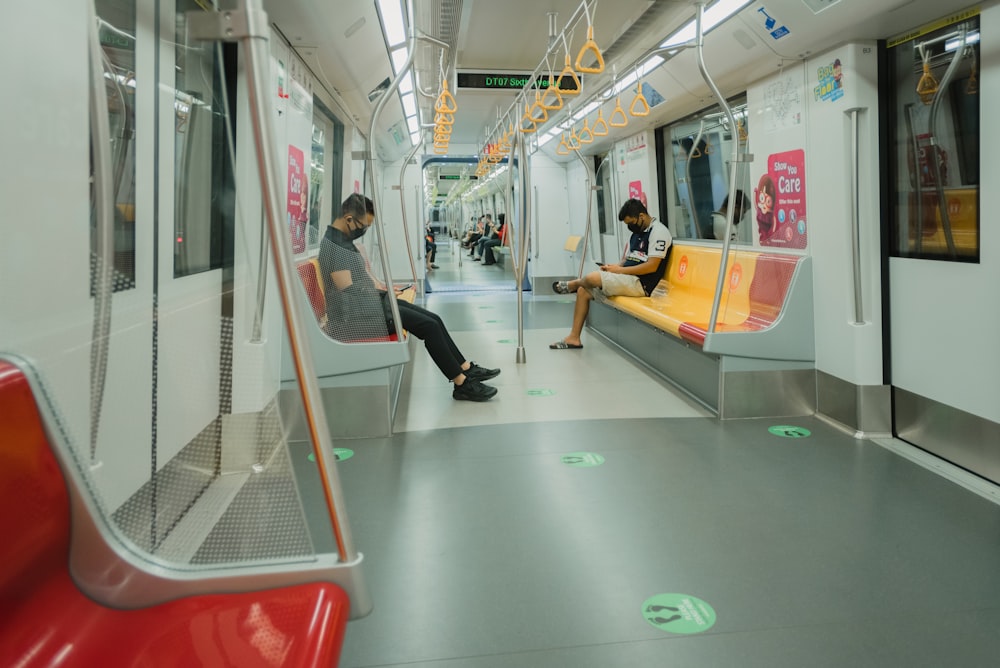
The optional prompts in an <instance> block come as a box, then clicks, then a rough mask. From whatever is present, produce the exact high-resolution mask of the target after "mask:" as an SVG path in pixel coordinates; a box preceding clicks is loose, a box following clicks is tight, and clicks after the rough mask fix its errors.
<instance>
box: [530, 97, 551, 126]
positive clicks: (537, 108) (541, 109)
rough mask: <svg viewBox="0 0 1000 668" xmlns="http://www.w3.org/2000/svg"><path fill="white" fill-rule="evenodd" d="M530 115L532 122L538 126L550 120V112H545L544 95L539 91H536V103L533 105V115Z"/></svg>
mask: <svg viewBox="0 0 1000 668" xmlns="http://www.w3.org/2000/svg"><path fill="white" fill-rule="evenodd" d="M539 114H541V115H539ZM528 115H529V117H530V118H531V121H532V122H533V123H536V124H537V123H544V122H545V121H547V120H549V112H548V111H546V110H545V106H544V105H543V104H542V94H541V93H540V92H538V91H537V90H536V91H535V103H534V104H533V105H531V113H530V114H528Z"/></svg>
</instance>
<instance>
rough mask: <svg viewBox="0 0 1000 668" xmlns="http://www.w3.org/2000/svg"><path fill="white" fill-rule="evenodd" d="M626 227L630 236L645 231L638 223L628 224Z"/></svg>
mask: <svg viewBox="0 0 1000 668" xmlns="http://www.w3.org/2000/svg"><path fill="white" fill-rule="evenodd" d="M626 227H628V231H629V232H631V233H632V234H639V233H640V232H643V231H644V230H645V229H646V228H645V227H643V226H642V225H640V224H639V223H629V224H628V225H626Z"/></svg>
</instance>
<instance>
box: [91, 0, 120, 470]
mask: <svg viewBox="0 0 1000 668" xmlns="http://www.w3.org/2000/svg"><path fill="white" fill-rule="evenodd" d="M87 20H88V23H89V25H90V30H89V31H88V35H87V38H88V42H89V46H90V147H91V153H92V155H93V162H94V182H93V185H92V187H93V193H94V217H95V219H96V220H95V222H96V226H97V248H96V253H95V256H96V257H95V258H94V269H95V271H94V274H93V281H94V327H93V334H92V338H93V342H92V343H91V346H92V347H91V352H90V461H91V463H92V464H93V463H96V461H97V435H98V432H99V430H100V424H101V407H102V404H103V403H104V385H105V382H106V381H107V374H108V346H109V345H110V340H109V338H110V335H111V298H112V293H111V279H112V269H113V267H114V238H113V235H114V229H113V225H114V217H113V215H112V211H113V210H114V196H113V195H112V193H111V188H112V187H113V182H112V177H111V155H110V153H111V124H110V122H109V121H108V98H107V89H106V88H105V83H104V65H103V62H104V61H103V53H102V51H101V41H100V37H99V35H98V32H97V26H98V22H97V11H96V9H95V7H94V3H92V2H88V3H87Z"/></svg>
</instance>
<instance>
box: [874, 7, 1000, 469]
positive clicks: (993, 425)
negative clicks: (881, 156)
mask: <svg viewBox="0 0 1000 668" xmlns="http://www.w3.org/2000/svg"><path fill="white" fill-rule="evenodd" d="M987 17H990V18H991V20H992V26H994V27H1000V12H997V11H996V10H992V11H991V13H990V14H984V15H983V16H982V17H980V16H979V15H978V10H972V11H970V12H967V13H965V14H964V15H963V16H961V17H957V18H958V20H956V21H953V22H951V23H950V24H948V25H944V26H943V27H940V26H941V23H940V22H939V23H938V24H936V25H935V26H933V27H932V29H928V30H918V31H914V33H915V34H914V33H911V34H910V35H907V36H906V37H905V38H901V39H900V40H890V41H889V42H888V49H887V61H888V68H887V69H888V74H889V76H888V82H887V85H888V86H889V87H890V89H891V99H892V107H891V109H890V113H889V119H890V126H891V132H890V134H889V142H891V143H890V145H889V147H888V149H887V153H888V155H889V162H890V170H888V174H889V176H888V179H889V181H890V182H889V183H888V184H887V185H886V186H885V188H886V190H887V191H888V205H889V207H888V208H889V216H888V244H887V246H888V254H889V258H888V276H889V284H888V291H889V310H890V313H889V318H890V325H889V329H890V334H889V346H890V352H891V355H890V360H889V365H890V368H889V370H888V375H889V378H890V380H891V385H892V392H893V418H894V431H895V434H896V435H897V436H898V437H899V438H901V439H903V440H905V441H908V442H910V443H912V444H914V445H917V446H919V447H921V448H923V449H925V450H928V451H931V452H933V453H935V454H937V455H939V456H941V457H943V458H944V459H947V460H949V461H951V462H953V463H955V464H958V465H959V466H962V467H964V468H966V469H969V470H971V471H973V472H975V473H977V474H979V475H981V476H984V477H986V478H989V479H991V480H993V481H1000V438H998V436H1000V428H998V423H1000V402H998V401H997V398H998V397H1000V374H998V371H1000V349H998V347H997V345H996V332H997V331H998V329H1000V312H998V310H997V309H996V286H997V285H998V284H1000V262H998V259H997V258H998V254H1000V237H998V236H997V235H996V234H995V229H996V226H995V225H992V224H991V223H992V222H993V217H992V216H990V215H982V213H983V212H994V211H996V209H997V205H998V204H1000V202H998V201H997V193H996V192H995V189H993V190H991V189H989V188H986V189H980V168H981V166H982V167H983V171H984V173H985V172H986V171H987V170H989V169H995V162H996V161H995V160H992V161H987V162H986V163H982V165H981V162H980V159H979V151H980V147H982V146H997V145H1000V144H998V142H1000V137H998V136H997V131H996V128H995V127H994V128H990V127H989V124H983V126H982V127H980V117H981V109H987V108H990V106H989V105H988V104H983V101H982V100H981V97H982V94H986V93H987V92H989V94H991V95H993V104H994V105H995V103H996V95H995V93H993V92H992V91H993V90H996V88H997V86H998V84H1000V81H998V72H997V68H995V67H993V68H988V69H985V70H984V69H981V68H980V63H981V62H982V61H981V60H980V58H979V51H980V49H979V36H980V22H981V21H980V19H981V18H982V19H983V20H982V25H983V26H984V28H985V27H988V26H989V25H990V21H989V20H987ZM984 32H986V34H987V37H989V36H990V31H988V30H984ZM996 34H997V31H996V30H994V31H992V35H993V36H995V35H996ZM993 157H995V156H993ZM994 176H995V174H994ZM993 183H996V180H995V178H994V179H993Z"/></svg>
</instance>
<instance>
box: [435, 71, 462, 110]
mask: <svg viewBox="0 0 1000 668" xmlns="http://www.w3.org/2000/svg"><path fill="white" fill-rule="evenodd" d="M434 111H436V112H438V113H441V114H454V113H455V112H456V111H458V102H456V101H455V96H454V95H452V94H451V93H449V92H448V80H447V79H445V80H444V81H442V82H441V94H440V95H438V99H437V104H435V105H434Z"/></svg>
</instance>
